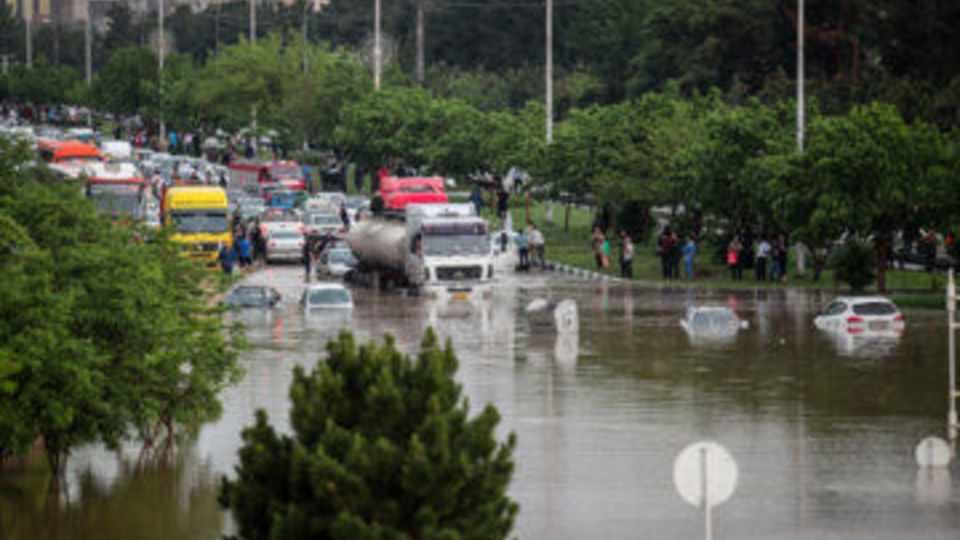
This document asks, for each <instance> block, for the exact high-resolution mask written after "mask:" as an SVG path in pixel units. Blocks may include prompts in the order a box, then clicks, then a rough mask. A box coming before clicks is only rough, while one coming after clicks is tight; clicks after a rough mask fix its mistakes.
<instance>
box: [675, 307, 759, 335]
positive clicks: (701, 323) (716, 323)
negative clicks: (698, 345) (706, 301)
mask: <svg viewBox="0 0 960 540" xmlns="http://www.w3.org/2000/svg"><path fill="white" fill-rule="evenodd" d="M680 326H681V327H683V329H684V330H685V331H686V332H687V335H688V336H689V337H690V339H691V341H694V342H731V341H733V340H734V339H735V338H736V337H737V333H738V332H740V330H741V329H745V328H747V327H748V326H749V324H748V323H747V321H745V320H742V319H740V317H738V316H737V314H736V313H734V312H733V310H731V309H730V308H727V307H722V306H717V307H713V306H699V307H697V306H690V307H688V308H687V311H686V313H685V314H684V317H683V318H682V319H680Z"/></svg>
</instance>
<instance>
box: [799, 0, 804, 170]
mask: <svg viewBox="0 0 960 540" xmlns="http://www.w3.org/2000/svg"><path fill="white" fill-rule="evenodd" d="M803 12H804V8H803V0H797V152H800V153H803V142H804V141H803V139H804V135H805V133H804V129H805V126H804V120H805V119H804V113H805V107H804V95H803V78H804V73H803V72H804V65H803V62H804V58H803V29H804V20H803Z"/></svg>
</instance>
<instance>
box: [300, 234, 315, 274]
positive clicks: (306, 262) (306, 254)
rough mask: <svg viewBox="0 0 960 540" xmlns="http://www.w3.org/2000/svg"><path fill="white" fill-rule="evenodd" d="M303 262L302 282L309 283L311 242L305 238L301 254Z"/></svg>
mask: <svg viewBox="0 0 960 540" xmlns="http://www.w3.org/2000/svg"><path fill="white" fill-rule="evenodd" d="M301 257H302V262H303V272H304V274H303V280H304V281H306V282H307V283H310V267H311V265H312V264H313V240H312V239H311V238H309V237H308V238H306V239H305V240H304V242H303V252H302V253H301Z"/></svg>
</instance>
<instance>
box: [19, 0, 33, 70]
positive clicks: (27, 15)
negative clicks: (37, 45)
mask: <svg viewBox="0 0 960 540" xmlns="http://www.w3.org/2000/svg"><path fill="white" fill-rule="evenodd" d="M22 6H23V7H22V8H21V10H22V11H23V23H24V27H25V28H24V32H23V34H24V38H26V40H27V43H26V49H27V67H28V68H32V67H33V2H31V1H24V2H23V4H22Z"/></svg>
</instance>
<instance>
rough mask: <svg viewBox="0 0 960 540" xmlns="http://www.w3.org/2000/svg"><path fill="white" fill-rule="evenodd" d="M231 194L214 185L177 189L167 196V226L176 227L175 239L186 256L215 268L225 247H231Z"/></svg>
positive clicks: (171, 190) (165, 198) (164, 209)
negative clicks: (229, 201) (222, 246)
mask: <svg viewBox="0 0 960 540" xmlns="http://www.w3.org/2000/svg"><path fill="white" fill-rule="evenodd" d="M229 211H230V210H229V205H228V203H227V193H226V191H224V190H223V188H220V187H214V186H174V187H172V188H169V189H167V190H166V192H165V193H164V196H163V212H162V213H163V224H164V226H167V227H171V226H172V227H174V231H173V235H172V237H171V238H172V240H173V241H174V242H178V243H180V244H182V245H183V256H184V257H189V258H191V259H195V260H199V261H203V262H205V263H207V264H208V265H211V266H212V265H215V264H216V262H217V255H218V254H219V251H220V246H221V245H226V246H230V245H232V243H233V237H232V235H231V234H230V221H229V217H228V216H229Z"/></svg>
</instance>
